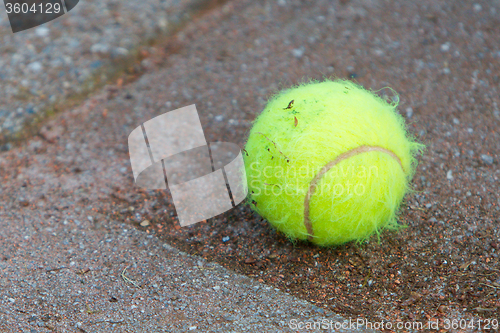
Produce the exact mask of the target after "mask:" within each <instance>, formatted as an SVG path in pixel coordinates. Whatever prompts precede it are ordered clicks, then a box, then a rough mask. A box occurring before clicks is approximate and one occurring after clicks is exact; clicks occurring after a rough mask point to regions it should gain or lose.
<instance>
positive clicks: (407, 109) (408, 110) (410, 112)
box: [406, 107, 413, 118]
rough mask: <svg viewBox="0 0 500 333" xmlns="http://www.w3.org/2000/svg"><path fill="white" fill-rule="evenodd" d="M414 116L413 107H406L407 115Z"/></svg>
mask: <svg viewBox="0 0 500 333" xmlns="http://www.w3.org/2000/svg"><path fill="white" fill-rule="evenodd" d="M412 116H413V109H412V108H411V107H407V108H406V117H408V118H411V117H412Z"/></svg>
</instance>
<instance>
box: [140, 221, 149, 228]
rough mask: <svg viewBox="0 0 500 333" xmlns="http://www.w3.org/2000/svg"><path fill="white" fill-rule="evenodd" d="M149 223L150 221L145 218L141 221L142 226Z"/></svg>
mask: <svg viewBox="0 0 500 333" xmlns="http://www.w3.org/2000/svg"><path fill="white" fill-rule="evenodd" d="M148 225H149V221H148V220H144V221H142V222H141V227H147V226H148Z"/></svg>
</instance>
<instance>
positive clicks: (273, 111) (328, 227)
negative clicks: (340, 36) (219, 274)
mask: <svg viewBox="0 0 500 333" xmlns="http://www.w3.org/2000/svg"><path fill="white" fill-rule="evenodd" d="M396 108H397V103H392V104H389V103H388V102H386V101H385V100H384V99H382V98H381V97H379V96H377V95H375V94H374V93H372V92H370V91H368V90H365V89H364V88H362V87H361V86H359V85H357V84H355V83H353V82H350V81H345V80H335V81H331V80H326V81H323V82H311V83H309V84H303V85H299V86H297V87H293V88H290V89H287V90H284V91H282V92H280V93H278V94H277V95H276V96H274V97H273V98H272V99H271V100H270V101H269V102H268V104H267V105H266V107H265V109H264V111H263V112H262V113H261V114H260V115H259V116H258V117H257V119H256V120H255V121H254V124H253V127H252V128H251V130H250V133H249V137H248V141H247V143H246V145H245V151H244V161H245V169H246V174H247V181H248V190H249V198H248V202H249V204H250V205H251V207H252V209H254V210H255V211H256V212H257V213H259V214H260V215H261V216H262V217H264V218H265V219H267V220H268V221H269V222H270V223H271V224H272V225H273V226H274V227H275V228H276V229H277V230H279V231H281V232H283V233H285V234H286V235H288V237H289V238H291V239H302V240H306V239H307V240H309V241H311V242H313V243H315V244H317V245H321V246H329V245H338V244H343V243H346V242H349V241H352V240H357V241H363V240H366V239H367V238H369V236H370V235H372V234H373V233H377V234H379V233H380V231H381V230H383V229H384V228H398V227H399V224H398V223H397V220H396V216H397V213H398V208H399V206H400V204H401V202H402V200H403V198H404V196H405V194H406V193H407V192H408V191H409V182H410V181H411V178H412V177H413V174H414V171H415V167H416V164H417V161H416V158H415V156H416V154H417V153H419V152H420V151H421V150H422V149H423V145H421V144H419V143H417V142H415V141H414V140H413V139H412V138H410V137H409V135H408V134H407V133H406V129H405V122H404V119H403V117H402V116H401V115H399V114H398V113H397V111H396Z"/></svg>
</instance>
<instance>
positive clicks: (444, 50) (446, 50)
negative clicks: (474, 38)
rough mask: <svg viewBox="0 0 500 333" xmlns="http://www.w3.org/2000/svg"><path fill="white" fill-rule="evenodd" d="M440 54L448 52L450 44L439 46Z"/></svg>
mask: <svg viewBox="0 0 500 333" xmlns="http://www.w3.org/2000/svg"><path fill="white" fill-rule="evenodd" d="M439 49H440V50H441V52H448V51H449V50H450V44H449V43H444V44H442V45H441V47H440V48H439Z"/></svg>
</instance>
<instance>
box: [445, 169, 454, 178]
mask: <svg viewBox="0 0 500 333" xmlns="http://www.w3.org/2000/svg"><path fill="white" fill-rule="evenodd" d="M446 179H448V180H452V179H453V171H451V170H448V172H447V173H446Z"/></svg>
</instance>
